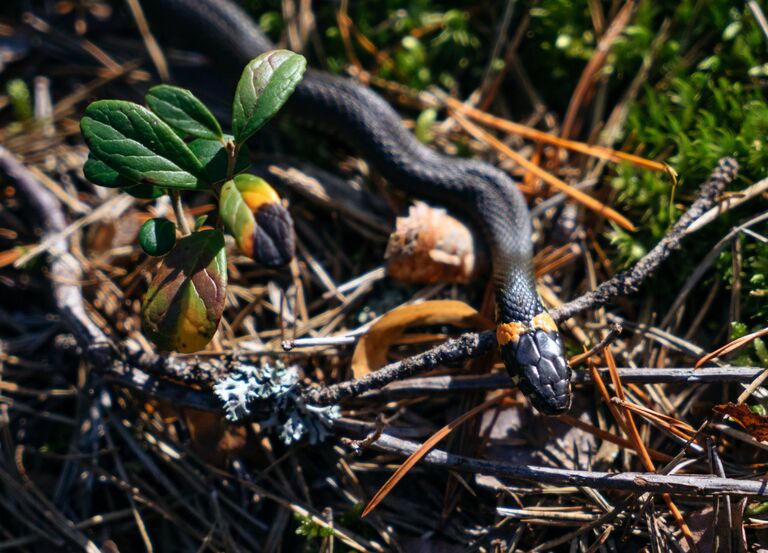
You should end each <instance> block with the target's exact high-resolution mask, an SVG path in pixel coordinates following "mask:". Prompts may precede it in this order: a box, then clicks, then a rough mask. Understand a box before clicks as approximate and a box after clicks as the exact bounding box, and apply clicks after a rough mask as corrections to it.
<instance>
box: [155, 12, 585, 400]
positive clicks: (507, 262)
mask: <svg viewBox="0 0 768 553" xmlns="http://www.w3.org/2000/svg"><path fill="white" fill-rule="evenodd" d="M144 8H145V10H146V11H147V15H148V16H149V21H150V24H154V25H155V28H156V29H159V28H160V27H165V28H166V29H168V30H170V31H172V32H180V33H183V35H184V36H185V37H187V38H190V39H191V40H192V41H193V44H194V45H195V47H196V48H199V49H200V50H202V51H204V52H205V53H206V54H208V55H209V56H211V57H212V58H213V59H214V60H215V61H216V62H217V64H219V65H220V66H222V67H223V68H225V69H227V70H230V72H231V75H232V77H233V79H236V78H237V76H238V75H239V72H240V71H241V70H242V68H243V67H244V66H245V64H246V63H248V62H249V61H250V60H251V59H253V58H254V57H256V56H257V55H258V54H260V53H262V52H265V51H267V50H270V49H273V48H274V45H273V44H272V43H271V42H270V41H269V40H268V39H267V38H266V37H265V36H264V34H263V33H262V32H261V30H260V29H259V28H258V27H257V26H256V24H255V23H254V22H253V20H252V19H251V18H250V16H249V15H248V14H246V13H245V12H244V11H243V10H242V9H240V8H239V7H238V6H237V5H235V4H233V3H232V2H230V1H229V0H150V1H149V2H145V3H144ZM284 111H285V112H287V114H288V116H289V117H293V116H296V117H299V118H301V119H302V120H308V121H311V122H312V123H313V124H314V123H316V124H318V126H320V127H321V128H329V129H332V130H333V131H334V134H335V135H337V136H338V137H340V138H341V139H343V140H344V141H345V142H347V143H348V144H349V145H350V146H351V147H353V148H354V149H355V150H357V151H358V152H359V153H360V154H361V155H362V157H363V158H364V159H365V160H366V161H367V162H368V163H369V164H371V165H372V166H374V167H375V168H376V170H377V171H378V172H379V173H381V174H382V175H383V176H384V177H385V178H386V179H387V181H388V182H389V183H390V184H391V185H392V186H395V187H397V188H400V189H402V190H403V191H405V192H406V193H407V194H409V195H411V196H415V197H419V198H424V199H428V200H431V201H434V202H436V203H439V204H442V205H446V206H448V207H450V208H452V209H456V210H459V211H461V212H463V213H465V214H467V215H468V216H469V217H470V218H471V220H472V221H473V223H474V224H475V225H476V226H477V227H478V228H479V229H480V230H481V231H482V234H483V238H484V239H485V241H486V243H487V244H488V247H489V249H490V251H491V258H492V262H493V281H494V285H495V290H496V319H497V324H498V329H497V336H498V338H499V345H500V351H501V356H502V359H503V360H504V364H505V365H506V367H507V370H508V371H509V373H510V375H511V376H512V378H513V379H514V380H515V381H516V382H518V383H519V386H520V388H521V389H522V390H523V392H524V393H525V394H526V396H527V397H528V399H529V400H530V401H531V403H532V404H533V405H534V407H536V408H537V409H538V410H539V411H541V412H542V413H545V414H550V415H554V414H558V413H562V412H564V411H566V410H567V409H568V408H569V407H570V404H571V385H570V376H571V371H570V368H569V367H568V364H567V362H566V358H565V353H564V348H563V343H562V340H561V338H560V335H559V333H558V331H557V328H556V327H555V324H554V321H552V318H551V317H549V315H548V314H547V312H546V310H545V308H544V306H543V305H542V304H541V301H540V300H539V297H538V293H537V292H536V285H535V282H534V277H533V270H532V261H531V256H532V254H533V246H532V244H531V228H530V227H531V225H530V219H529V215H528V207H527V205H526V203H525V200H524V198H523V196H522V194H521V193H520V191H519V190H518V189H517V186H516V185H515V183H514V182H513V180H512V179H511V178H510V177H509V176H508V175H507V174H505V173H504V172H502V171H500V170H498V169H496V168H495V167H493V166H491V165H488V164H487V163H484V162H481V161H474V160H466V159H457V158H452V157H448V156H444V155H440V154H438V153H437V152H435V151H433V150H432V149H430V148H429V147H427V146H425V145H424V144H422V143H421V142H419V141H418V140H417V139H416V138H415V137H414V136H413V134H411V133H410V132H409V131H408V130H407V129H405V127H403V125H402V121H401V119H400V117H399V116H398V114H397V113H396V112H395V110H394V109H392V107H390V105H389V104H388V103H387V102H386V101H385V100H383V99H382V98H381V97H380V96H379V95H378V94H376V93H375V92H373V91H371V90H370V89H368V88H366V87H364V86H362V85H360V84H358V83H357V82H355V81H353V80H350V79H346V78H341V77H336V76H333V75H330V74H328V73H324V72H321V71H316V70H312V69H309V70H308V71H307V73H306V74H305V76H304V79H303V81H302V82H301V83H300V84H299V86H298V87H297V88H296V91H295V92H294V94H293V96H292V97H291V99H290V100H289V101H288V103H287V104H286V106H285V108H284Z"/></svg>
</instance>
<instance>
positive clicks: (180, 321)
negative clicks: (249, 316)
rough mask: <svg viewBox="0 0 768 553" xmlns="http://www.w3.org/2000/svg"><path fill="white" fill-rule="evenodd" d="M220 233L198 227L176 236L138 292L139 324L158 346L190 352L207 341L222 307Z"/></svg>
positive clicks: (224, 272)
mask: <svg viewBox="0 0 768 553" xmlns="http://www.w3.org/2000/svg"><path fill="white" fill-rule="evenodd" d="M226 288H227V255H226V252H225V250H224V235H223V234H222V233H221V232H220V231H218V230H203V231H200V232H195V233H192V234H190V235H189V236H185V237H184V238H182V239H180V240H179V241H178V242H177V243H176V246H174V248H173V249H172V250H171V252H170V253H169V254H168V255H167V256H166V257H165V258H164V259H163V261H162V263H161V264H160V267H159V268H158V271H157V274H156V275H155V278H154V280H153V281H152V284H151V285H150V287H149V290H147V294H146V296H144V302H143V305H142V312H141V315H142V316H141V327H142V330H143V331H144V333H145V334H146V335H147V337H148V338H149V339H150V340H152V342H154V343H155V345H156V346H157V347H158V349H160V350H163V351H180V352H183V353H192V352H195V351H199V350H201V349H202V348H204V347H205V346H206V345H207V344H208V342H210V341H211V339H212V338H213V335H214V334H215V333H216V329H217V328H218V326H219V321H220V320H221V315H222V313H223V312H224V300H225V294H226Z"/></svg>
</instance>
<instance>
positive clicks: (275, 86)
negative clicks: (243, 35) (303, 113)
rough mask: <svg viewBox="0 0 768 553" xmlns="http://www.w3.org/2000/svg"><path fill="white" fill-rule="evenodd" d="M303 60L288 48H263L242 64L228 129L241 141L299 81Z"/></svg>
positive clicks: (280, 104) (255, 128)
mask: <svg viewBox="0 0 768 553" xmlns="http://www.w3.org/2000/svg"><path fill="white" fill-rule="evenodd" d="M306 68H307V60H306V59H304V56H300V55H299V54H295V53H293V52H291V51H290V50H273V51H271V52H265V53H264V54H261V55H260V56H259V57H257V58H255V59H253V60H251V61H250V62H249V63H248V65H246V66H245V69H244V70H243V74H242V76H241V77H240V82H239V83H237V91H236V92H235V101H234V104H233V105H232V129H233V131H234V134H235V140H236V141H237V142H238V143H240V144H242V143H243V142H245V141H246V140H248V138H250V137H251V136H252V135H253V133H255V132H256V131H258V130H259V129H260V128H261V127H262V126H264V123H266V122H267V121H268V120H269V119H270V118H271V117H272V116H273V115H275V114H276V113H277V112H278V110H279V109H280V108H281V107H283V104H285V102H286V101H287V100H288V97H289V96H290V95H291V94H292V93H293V91H294V89H295V88H296V85H297V84H299V81H301V78H302V76H303V75H304V70H305V69H306Z"/></svg>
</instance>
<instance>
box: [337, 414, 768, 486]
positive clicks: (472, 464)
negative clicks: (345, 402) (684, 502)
mask: <svg viewBox="0 0 768 553" xmlns="http://www.w3.org/2000/svg"><path fill="white" fill-rule="evenodd" d="M336 426H337V427H338V428H339V429H345V430H347V431H352V432H358V431H359V426H360V425H359V424H355V422H354V421H350V420H349V419H340V420H339V421H337V422H336ZM421 445H422V444H420V443H418V442H412V441H410V440H402V439H400V438H395V437H394V436H391V435H389V434H386V433H385V434H382V435H381V436H380V437H379V439H378V440H377V441H376V442H375V443H374V444H373V446H372V447H373V448H374V449H376V450H378V451H384V452H387V453H394V454H397V455H402V456H407V455H411V454H412V453H413V452H415V451H416V450H418V449H419V448H420V447H421ZM422 462H424V463H426V464H428V465H432V466H437V467H441V468H445V469H449V470H459V471H465V472H471V473H480V474H485V475H493V476H500V477H504V478H512V479H515V480H524V481H528V482H534V483H537V484H548V485H551V486H580V487H586V488H595V489H608V490H624V491H630V492H635V493H644V492H651V493H671V494H681V495H694V496H717V495H727V494H735V495H744V496H753V497H768V481H763V480H737V479H735V478H718V477H714V476H712V475H689V474H686V475H664V474H657V473H642V472H622V473H615V472H598V471H586V470H573V469H558V468H552V467H539V466H534V465H521V464H512V463H500V462H494V461H487V460H484V459H473V458H469V457H464V456H461V455H454V454H452V453H447V452H445V451H442V450H439V449H433V450H432V451H431V452H430V453H428V454H427V455H426V456H425V457H424V458H423V459H422Z"/></svg>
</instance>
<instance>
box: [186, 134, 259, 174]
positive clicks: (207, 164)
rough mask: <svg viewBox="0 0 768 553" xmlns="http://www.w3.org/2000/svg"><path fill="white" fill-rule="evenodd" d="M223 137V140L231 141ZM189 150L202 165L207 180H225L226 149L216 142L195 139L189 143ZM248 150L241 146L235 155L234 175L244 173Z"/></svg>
mask: <svg viewBox="0 0 768 553" xmlns="http://www.w3.org/2000/svg"><path fill="white" fill-rule="evenodd" d="M231 138H232V137H231V136H229V135H225V139H231ZM189 149H190V150H192V153H194V154H195V156H197V159H199V160H200V162H201V163H202V164H203V167H204V168H205V172H206V174H207V175H208V179H209V180H210V181H211V182H221V181H223V180H225V179H226V178H227V159H228V157H229V156H228V154H227V148H226V147H225V146H224V144H222V143H221V142H219V141H218V140H205V139H203V138H196V139H195V140H193V141H192V142H190V143H189ZM250 163H251V162H250V159H249V153H248V148H247V147H246V146H245V144H243V145H242V146H241V147H240V151H239V152H238V154H237V160H236V161H235V168H234V169H235V170H234V172H235V173H239V172H241V171H245V170H246V169H248V166H249V165H250Z"/></svg>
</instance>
